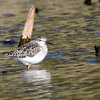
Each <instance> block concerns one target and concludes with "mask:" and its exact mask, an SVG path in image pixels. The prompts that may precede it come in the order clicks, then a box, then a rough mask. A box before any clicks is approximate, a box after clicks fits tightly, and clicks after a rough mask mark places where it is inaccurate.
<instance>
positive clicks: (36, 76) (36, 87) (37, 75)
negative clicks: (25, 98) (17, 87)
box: [22, 69, 52, 100]
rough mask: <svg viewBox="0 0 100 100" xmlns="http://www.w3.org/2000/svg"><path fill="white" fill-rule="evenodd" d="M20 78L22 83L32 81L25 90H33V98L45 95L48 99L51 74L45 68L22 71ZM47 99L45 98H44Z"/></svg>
mask: <svg viewBox="0 0 100 100" xmlns="http://www.w3.org/2000/svg"><path fill="white" fill-rule="evenodd" d="M22 80H23V82H24V83H32V86H29V88H28V90H27V91H29V90H30V91H31V90H32V91H35V92H33V94H35V98H36V99H39V98H43V97H47V98H48V99H50V97H51V91H50V87H52V85H51V74H50V72H48V71H47V70H45V69H41V70H40V69H32V70H28V71H25V72H23V73H22ZM46 100H47V99H46Z"/></svg>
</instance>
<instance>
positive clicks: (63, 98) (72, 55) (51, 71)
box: [0, 0, 100, 100]
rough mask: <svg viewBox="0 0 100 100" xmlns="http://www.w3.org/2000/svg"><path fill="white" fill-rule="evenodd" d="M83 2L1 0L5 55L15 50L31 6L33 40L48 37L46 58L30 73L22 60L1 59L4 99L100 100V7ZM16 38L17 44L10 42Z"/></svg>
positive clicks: (0, 35)
mask: <svg viewBox="0 0 100 100" xmlns="http://www.w3.org/2000/svg"><path fill="white" fill-rule="evenodd" d="M94 2H95V3H96V4H95V5H92V6H86V5H84V4H83V1H82V0H50V1H48V0H41V1H37V0H28V1H27V0H21V1H20V0H16V1H10V0H1V1H0V52H9V51H11V50H15V49H16V47H17V46H18V42H19V39H20V35H21V33H22V30H23V26H24V23H25V20H26V17H27V14H28V11H29V8H30V6H31V5H34V6H36V7H38V8H39V9H40V12H39V14H37V15H36V16H35V23H34V30H33V36H32V39H34V38H36V37H37V36H40V35H45V36H46V37H47V38H48V40H49V41H50V42H52V43H53V44H54V45H48V48H49V52H48V55H47V56H46V58H45V59H44V60H43V61H42V62H41V63H40V64H39V65H37V66H34V67H32V68H31V69H30V70H27V67H26V66H24V65H22V64H21V63H20V62H18V61H15V60H13V59H10V58H6V57H4V56H2V55H1V56H0V99H1V100H58V99H59V100H100V58H99V57H96V56H95V51H94V46H95V45H97V44H99V43H100V24H99V22H100V4H99V3H98V2H97V1H96V0H94ZM6 39H13V40H14V41H15V43H14V44H5V43H4V41H5V40H6Z"/></svg>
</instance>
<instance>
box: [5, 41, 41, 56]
mask: <svg viewBox="0 0 100 100" xmlns="http://www.w3.org/2000/svg"><path fill="white" fill-rule="evenodd" d="M40 49H41V47H40V46H39V44H38V43H36V42H28V43H26V44H24V45H21V46H20V47H18V48H17V49H16V50H15V51H11V52H8V53H5V54H4V55H5V56H9V57H19V58H24V57H25V56H29V57H33V56H34V55H36V54H37V53H38V52H39V51H40Z"/></svg>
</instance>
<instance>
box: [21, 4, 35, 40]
mask: <svg viewBox="0 0 100 100" xmlns="http://www.w3.org/2000/svg"><path fill="white" fill-rule="evenodd" d="M34 15H35V7H34V6H31V8H30V10H29V13H28V16H27V20H26V23H25V26H24V29H23V32H22V39H27V38H29V39H30V38H31V36H32V30H33V23H34Z"/></svg>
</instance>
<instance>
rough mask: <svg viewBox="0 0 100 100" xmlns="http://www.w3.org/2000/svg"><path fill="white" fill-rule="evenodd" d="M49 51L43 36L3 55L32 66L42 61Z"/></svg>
mask: <svg viewBox="0 0 100 100" xmlns="http://www.w3.org/2000/svg"><path fill="white" fill-rule="evenodd" d="M47 51H48V49H47V46H46V38H45V37H43V36H42V37H39V38H36V39H35V40H33V41H31V42H28V43H26V44H24V45H21V46H20V47H18V48H17V49H16V50H14V51H11V52H8V53H3V55H5V56H7V57H10V58H13V59H16V60H18V61H20V62H22V63H23V64H25V65H32V64H36V63H39V62H40V61H42V60H43V59H44V57H45V56H46V54H47Z"/></svg>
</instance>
